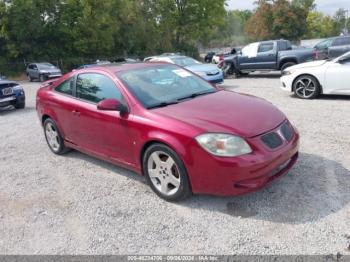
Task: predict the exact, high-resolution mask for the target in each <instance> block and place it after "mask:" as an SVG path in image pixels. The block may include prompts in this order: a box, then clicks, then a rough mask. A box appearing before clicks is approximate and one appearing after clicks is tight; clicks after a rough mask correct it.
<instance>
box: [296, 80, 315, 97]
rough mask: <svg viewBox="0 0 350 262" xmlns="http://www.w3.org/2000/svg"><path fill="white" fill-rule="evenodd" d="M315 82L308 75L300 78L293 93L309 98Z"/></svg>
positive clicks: (311, 95)
mask: <svg viewBox="0 0 350 262" xmlns="http://www.w3.org/2000/svg"><path fill="white" fill-rule="evenodd" d="M316 90H317V84H316V83H315V81H314V80H313V79H311V78H309V77H305V78H301V79H299V80H298V81H297V82H296V85H295V93H296V94H297V95H298V96H299V97H302V98H311V97H313V96H314V95H315V92H316Z"/></svg>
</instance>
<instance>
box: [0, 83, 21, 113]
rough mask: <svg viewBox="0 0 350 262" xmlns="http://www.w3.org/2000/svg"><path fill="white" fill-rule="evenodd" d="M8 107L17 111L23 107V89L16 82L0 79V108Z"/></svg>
mask: <svg viewBox="0 0 350 262" xmlns="http://www.w3.org/2000/svg"><path fill="white" fill-rule="evenodd" d="M9 105H13V106H14V107H15V108H17V109H20V108H24V107H25V94H24V91H23V88H22V87H21V86H20V85H19V84H18V83H16V82H13V81H9V80H1V79H0V107H5V106H9Z"/></svg>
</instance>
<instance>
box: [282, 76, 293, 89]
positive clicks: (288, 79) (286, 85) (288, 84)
mask: <svg viewBox="0 0 350 262" xmlns="http://www.w3.org/2000/svg"><path fill="white" fill-rule="evenodd" d="M280 81H281V89H282V90H284V91H288V92H293V81H294V76H292V75H284V76H282V77H281V78H280Z"/></svg>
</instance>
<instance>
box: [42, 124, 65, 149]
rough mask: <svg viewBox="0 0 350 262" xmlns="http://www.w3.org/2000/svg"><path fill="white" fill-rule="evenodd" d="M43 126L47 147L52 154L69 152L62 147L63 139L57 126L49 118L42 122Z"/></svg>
mask: <svg viewBox="0 0 350 262" xmlns="http://www.w3.org/2000/svg"><path fill="white" fill-rule="evenodd" d="M43 126H44V134H45V139H46V142H47V145H48V146H49V148H50V150H51V151H52V152H53V153H54V154H56V155H62V154H65V153H67V152H68V151H70V149H69V148H68V147H66V146H65V145H64V139H63V138H62V136H61V134H60V132H59V130H58V128H57V125H56V124H55V122H54V121H53V120H52V119H51V118H47V119H46V120H45V121H44V125H43ZM50 130H51V131H50Z"/></svg>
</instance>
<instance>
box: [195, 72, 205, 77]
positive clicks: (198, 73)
mask: <svg viewBox="0 0 350 262" xmlns="http://www.w3.org/2000/svg"><path fill="white" fill-rule="evenodd" d="M195 73H196V74H197V75H199V76H206V73H205V72H195Z"/></svg>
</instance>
